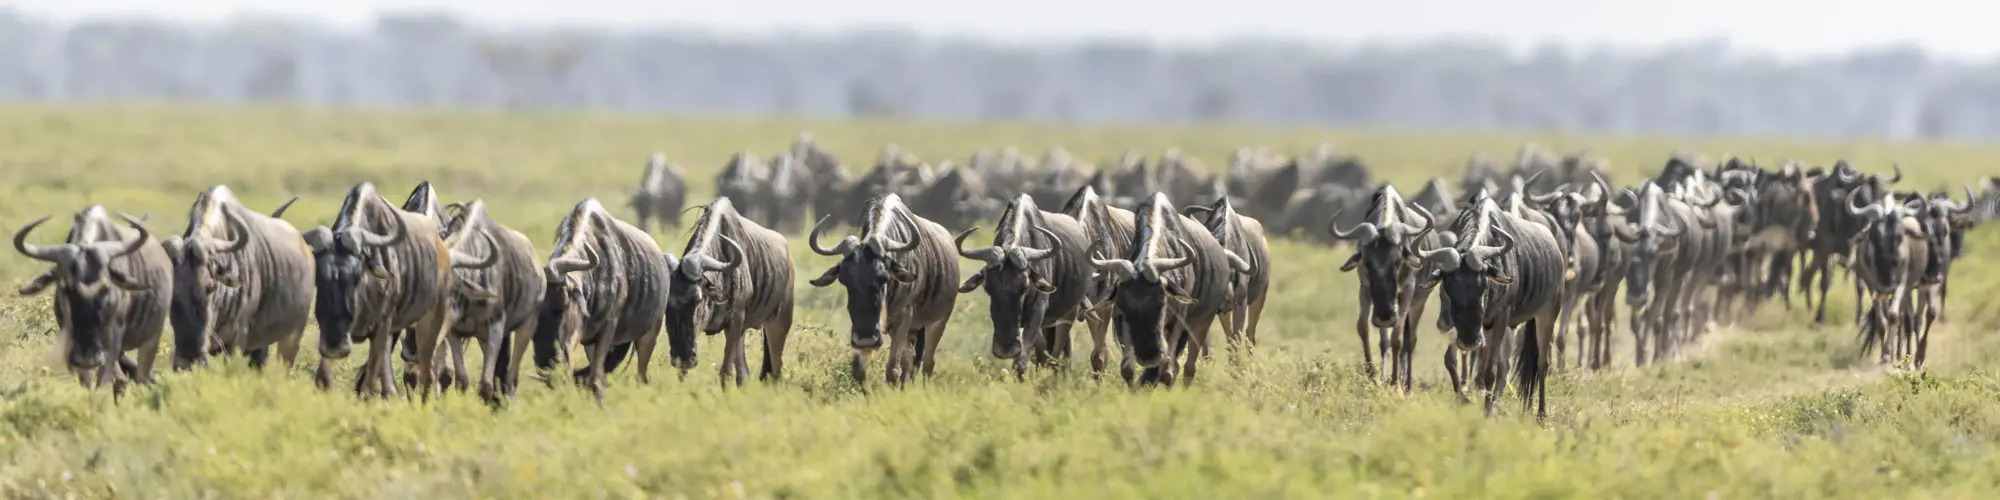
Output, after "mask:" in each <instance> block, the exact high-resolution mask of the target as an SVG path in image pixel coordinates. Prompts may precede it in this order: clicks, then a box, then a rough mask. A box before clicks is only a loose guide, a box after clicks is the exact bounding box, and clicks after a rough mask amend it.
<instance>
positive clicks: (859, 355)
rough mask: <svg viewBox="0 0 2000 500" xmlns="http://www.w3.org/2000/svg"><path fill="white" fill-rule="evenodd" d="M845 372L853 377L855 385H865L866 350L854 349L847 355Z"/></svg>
mask: <svg viewBox="0 0 2000 500" xmlns="http://www.w3.org/2000/svg"><path fill="white" fill-rule="evenodd" d="M847 373H848V374H850V375H852V376H853V377H854V384H855V385H862V386H865V385H866V384H867V383H868V378H867V377H868V351H867V350H865V349H854V352H853V354H852V355H851V356H849V357H848V360H847Z"/></svg>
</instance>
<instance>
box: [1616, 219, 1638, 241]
mask: <svg viewBox="0 0 2000 500" xmlns="http://www.w3.org/2000/svg"><path fill="white" fill-rule="evenodd" d="M1611 235H1612V236H1616V237H1617V238H1618V241H1623V242H1626V243H1638V242H1639V225H1638V224H1629V223H1628V224H1619V225H1617V226H1614V227H1612V229H1611Z"/></svg>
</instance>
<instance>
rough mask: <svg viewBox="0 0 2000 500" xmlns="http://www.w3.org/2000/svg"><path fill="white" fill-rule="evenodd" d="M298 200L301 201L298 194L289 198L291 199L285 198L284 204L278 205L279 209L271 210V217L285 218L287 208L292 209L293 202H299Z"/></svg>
mask: <svg viewBox="0 0 2000 500" xmlns="http://www.w3.org/2000/svg"><path fill="white" fill-rule="evenodd" d="M298 202H299V197H297V196H293V197H292V199H289V200H285V204H283V205H278V209H277V210H272V211H271V218H273V219H283V218H285V211H286V210H290V209H291V208H292V204H293V203H298Z"/></svg>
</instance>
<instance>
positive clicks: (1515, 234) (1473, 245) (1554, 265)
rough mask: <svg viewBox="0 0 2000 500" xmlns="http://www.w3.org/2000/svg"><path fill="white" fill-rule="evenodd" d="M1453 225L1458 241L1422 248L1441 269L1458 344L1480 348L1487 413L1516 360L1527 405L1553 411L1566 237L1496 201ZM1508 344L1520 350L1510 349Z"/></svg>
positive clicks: (1456, 379) (1479, 381) (1542, 412)
mask: <svg viewBox="0 0 2000 500" xmlns="http://www.w3.org/2000/svg"><path fill="white" fill-rule="evenodd" d="M1452 229H1453V233H1455V234H1457V235H1459V238H1458V242H1457V243H1456V245H1454V246H1450V247H1444V248H1438V249H1432V250H1423V251H1419V252H1418V255H1419V256H1421V257H1422V259H1423V261H1424V263H1425V265H1427V266H1430V267H1431V268H1432V269H1434V270H1435V271H1434V272H1436V273H1437V274H1438V278H1437V279H1438V280H1439V282H1440V284H1441V286H1442V289H1441V292H1442V295H1443V300H1442V302H1440V306H1442V307H1444V308H1445V309H1446V313H1447V315H1448V316H1449V317H1450V322H1451V324H1452V328H1453V329H1454V330H1455V331H1456V332H1457V335H1456V339H1455V345H1454V347H1455V348H1457V349H1460V350H1473V351H1475V352H1477V353H1478V355H1477V356H1476V360H1477V364H1478V367H1476V369H1477V373H1476V375H1475V377H1474V380H1473V382H1474V385H1476V386H1478V387H1479V388H1480V389H1481V390H1482V391H1484V393H1485V398H1484V399H1485V405H1486V411H1487V412H1488V413H1491V412H1492V411H1493V410H1494V407H1495V405H1496V403H1498V401H1499V395H1500V391H1501V390H1502V389H1503V387H1502V383H1503V381H1505V380H1506V375H1507V374H1506V367H1507V366H1509V364H1510V363H1511V364H1513V365H1514V366H1515V367H1516V368H1517V369H1518V374H1517V375H1516V376H1517V377H1518V378H1517V380H1516V384H1517V387H1518V389H1519V390H1520V393H1521V399H1522V403H1523V406H1524V407H1526V406H1528V405H1530V404H1532V405H1533V406H1535V414H1536V416H1537V417H1546V416H1547V415H1548V374H1549V368H1550V361H1549V356H1550V355H1551V349H1552V348H1553V347H1554V342H1555V338H1554V335H1555V326H1556V325H1555V323H1556V317H1557V315H1559V314H1560V313H1561V310H1560V309H1561V303H1560V302H1558V300H1557V294H1558V293H1559V292H1560V291H1561V288H1562V269H1563V256H1562V251H1561V247H1560V244H1559V243H1558V242H1557V241H1556V238H1555V236H1554V235H1553V234H1551V233H1550V232H1549V230H1548V228H1547V227H1546V226H1543V225H1542V224H1538V223H1533V222H1529V221H1527V220H1524V219H1521V218H1519V217H1516V216H1514V215H1513V214H1510V213H1507V212H1506V211H1503V210H1501V209H1500V207H1499V206H1498V205H1496V204H1493V203H1491V202H1482V203H1481V204H1479V205H1476V206H1471V207H1467V208H1466V211H1465V213H1461V214H1459V217H1458V220H1457V221H1456V222H1455V223H1454V224H1453V226H1452ZM1515 327H1521V330H1520V332H1518V333H1520V334H1521V336H1520V338H1518V339H1510V338H1509V337H1510V336H1512V335H1513V333H1514V332H1511V330H1512V329H1514V328H1515ZM1509 346H1516V348H1517V349H1518V350H1517V351H1516V352H1507V347H1509ZM1445 359H1446V360H1447V361H1450V360H1451V359H1452V357H1450V356H1447V357H1446V358H1445ZM1449 365H1450V363H1447V366H1446V370H1447V371H1450V372H1452V380H1453V385H1454V387H1462V386H1463V382H1462V381H1463V380H1464V379H1463V377H1461V376H1460V375H1459V373H1458V370H1457V369H1456V368H1455V367H1453V366H1449ZM1461 394H1463V392H1461Z"/></svg>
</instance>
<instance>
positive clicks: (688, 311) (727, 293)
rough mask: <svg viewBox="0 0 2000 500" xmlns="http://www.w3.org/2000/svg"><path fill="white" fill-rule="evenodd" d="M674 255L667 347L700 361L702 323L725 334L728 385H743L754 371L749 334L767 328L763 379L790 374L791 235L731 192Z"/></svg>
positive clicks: (714, 204)
mask: <svg viewBox="0 0 2000 500" xmlns="http://www.w3.org/2000/svg"><path fill="white" fill-rule="evenodd" d="M666 261H667V273H668V281H669V282H670V283H671V284H670V285H669V286H668V287H667V289H668V291H669V293H668V294H667V315H666V318H667V348H668V352H669V353H670V354H671V355H672V356H673V357H674V359H687V360H693V359H694V357H695V328H697V327H699V328H700V329H701V331H702V332H705V333H707V334H709V335H714V334H717V333H721V334H723V335H724V337H723V342H725V343H724V344H723V346H724V347H723V350H722V368H721V377H722V385H723V387H728V386H729V382H730V381H731V379H732V378H733V379H735V382H736V385H737V386H739V387H741V386H742V385H743V379H744V377H747V376H748V375H749V372H750V364H749V361H748V360H747V359H745V355H744V346H743V336H744V335H746V334H747V332H748V331H749V330H750V329H753V328H754V329H756V330H758V331H760V332H763V334H764V358H763V365H762V367H761V368H759V369H758V372H757V378H758V379H759V380H765V381H776V380H778V379H779V378H781V377H783V376H784V373H785V340H786V338H788V337H790V336H791V333H792V304H793V302H792V258H791V250H790V249H789V247H788V246H787V245H786V244H785V235H783V234H779V233H778V232H777V231H773V230H770V229H766V228H764V226H761V225H758V224H757V223H756V222H755V221H752V220H750V219H748V218H746V217H744V216H743V215H742V214H740V213H737V212H736V206H735V205H734V204H733V202H731V201H730V200H729V198H718V199H716V200H715V201H714V202H711V203H709V204H708V206H707V207H704V208H703V210H702V214H701V218H700V219H698V220H696V221H695V225H694V234H692V235H689V236H688V241H687V246H686V247H684V248H683V249H682V251H681V256H680V257H679V258H675V257H674V256H673V254H667V257H666ZM691 364H692V363H689V365H691ZM683 373H685V372H683Z"/></svg>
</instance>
